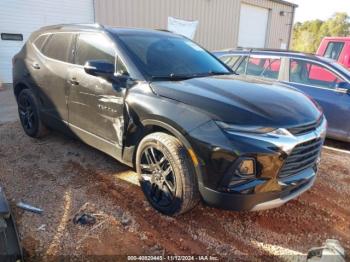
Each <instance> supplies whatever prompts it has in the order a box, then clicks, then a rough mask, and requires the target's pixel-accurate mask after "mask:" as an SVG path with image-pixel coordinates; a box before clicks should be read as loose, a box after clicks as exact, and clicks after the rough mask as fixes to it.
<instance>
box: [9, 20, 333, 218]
mask: <svg viewBox="0 0 350 262" xmlns="http://www.w3.org/2000/svg"><path fill="white" fill-rule="evenodd" d="M13 77H14V79H13V83H14V93H15V96H16V99H17V102H18V109H19V116H20V120H21V123H22V126H23V128H24V131H25V132H26V133H27V134H28V135H29V136H32V137H41V136H43V135H44V134H45V133H46V131H47V127H49V128H52V129H56V130H57V129H59V130H62V131H65V132H68V133H72V134H74V135H75V136H77V137H79V138H80V139H81V140H83V141H84V142H85V143H87V144H89V145H91V146H93V147H95V148H97V149H99V150H101V151H103V152H105V153H107V154H109V155H111V156H113V157H114V158H116V159H117V160H119V161H120V162H122V163H125V164H127V165H129V166H131V167H135V168H136V170H137V172H138V174H139V179H140V184H141V187H142V190H143V192H144V193H145V195H146V197H147V199H148V200H149V202H150V203H151V204H152V205H153V206H154V207H155V208H156V209H157V210H159V211H161V212H162V213H165V214H168V215H176V214H180V213H183V212H185V211H188V210H190V209H191V208H192V207H194V206H195V205H196V203H198V201H199V199H200V197H202V198H203V199H204V201H205V202H206V203H208V204H210V205H215V206H219V207H222V208H226V209H234V210H261V209H267V208H273V207H278V206H280V205H282V204H283V203H285V202H287V201H288V200H290V199H292V198H295V197H296V196H298V195H300V194H301V193H302V192H304V191H305V190H307V189H308V188H310V187H311V186H312V184H313V182H314V180H315V175H316V170H317V163H318V160H319V156H320V150H321V147H322V144H323V142H324V136H325V130H326V120H325V118H324V116H323V113H322V112H321V110H320V109H319V107H318V106H317V105H316V104H315V102H313V101H312V100H310V99H309V98H308V97H306V96H305V95H303V94H302V93H301V92H298V91H296V90H293V89H291V88H289V87H287V86H282V85H277V84H274V86H272V85H271V84H267V83H263V82H244V81H241V80H238V79H236V78H235V75H234V73H233V72H232V71H231V69H230V68H228V67H227V66H226V65H225V64H223V63H222V62H221V61H220V60H218V59H217V58H215V57H214V56H213V55H212V54H210V53H209V52H207V51H205V50H204V49H203V48H201V47H199V46H198V45H197V44H195V43H193V42H192V41H190V40H188V39H186V38H184V37H181V36H179V35H174V34H171V33H169V32H163V31H157V30H141V29H122V28H107V27H103V26H100V25H56V26H50V27H45V28H42V29H40V30H39V31H36V32H34V33H33V34H32V35H31V37H30V38H29V40H28V42H27V43H26V44H25V46H24V47H23V49H22V50H21V51H20V52H19V53H18V54H17V55H16V56H15V57H14V58H13Z"/></svg>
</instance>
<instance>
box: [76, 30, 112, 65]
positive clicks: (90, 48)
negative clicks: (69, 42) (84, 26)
mask: <svg viewBox="0 0 350 262" xmlns="http://www.w3.org/2000/svg"><path fill="white" fill-rule="evenodd" d="M89 60H104V61H107V62H109V63H112V64H114V63H115V50H114V48H113V44H112V42H111V41H110V40H109V39H107V38H106V37H105V36H104V35H102V34H93V33H87V34H80V35H79V38H78V41H77V46H76V53H75V63H76V64H78V65H84V64H85V63H86V62H87V61H89Z"/></svg>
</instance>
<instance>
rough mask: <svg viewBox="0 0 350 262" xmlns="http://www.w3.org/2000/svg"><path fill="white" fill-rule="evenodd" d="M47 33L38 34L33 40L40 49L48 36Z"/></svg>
mask: <svg viewBox="0 0 350 262" xmlns="http://www.w3.org/2000/svg"><path fill="white" fill-rule="evenodd" d="M48 36H49V35H41V36H39V37H38V38H37V39H36V40H35V41H34V45H35V46H36V47H37V48H38V49H39V50H41V48H42V47H43V45H44V43H45V41H46V39H47V38H48Z"/></svg>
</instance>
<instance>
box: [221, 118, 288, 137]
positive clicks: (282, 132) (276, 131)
mask: <svg viewBox="0 0 350 262" xmlns="http://www.w3.org/2000/svg"><path fill="white" fill-rule="evenodd" d="M215 123H216V124H217V125H218V126H219V127H221V128H222V129H223V130H225V131H226V132H238V133H251V134H271V135H277V136H292V134H291V133H290V132H289V131H288V130H287V129H285V128H274V127H263V126H242V125H232V124H228V123H225V122H221V121H215Z"/></svg>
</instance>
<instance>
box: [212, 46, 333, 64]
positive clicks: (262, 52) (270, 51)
mask: <svg viewBox="0 0 350 262" xmlns="http://www.w3.org/2000/svg"><path fill="white" fill-rule="evenodd" d="M213 53H214V54H215V55H218V56H224V55H230V54H237V55H270V56H286V57H295V58H308V59H312V60H315V61H320V62H327V63H334V61H333V60H332V59H329V58H326V57H323V56H318V55H314V54H310V53H301V52H297V51H291V50H281V49H226V50H219V51H214V52H213Z"/></svg>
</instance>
